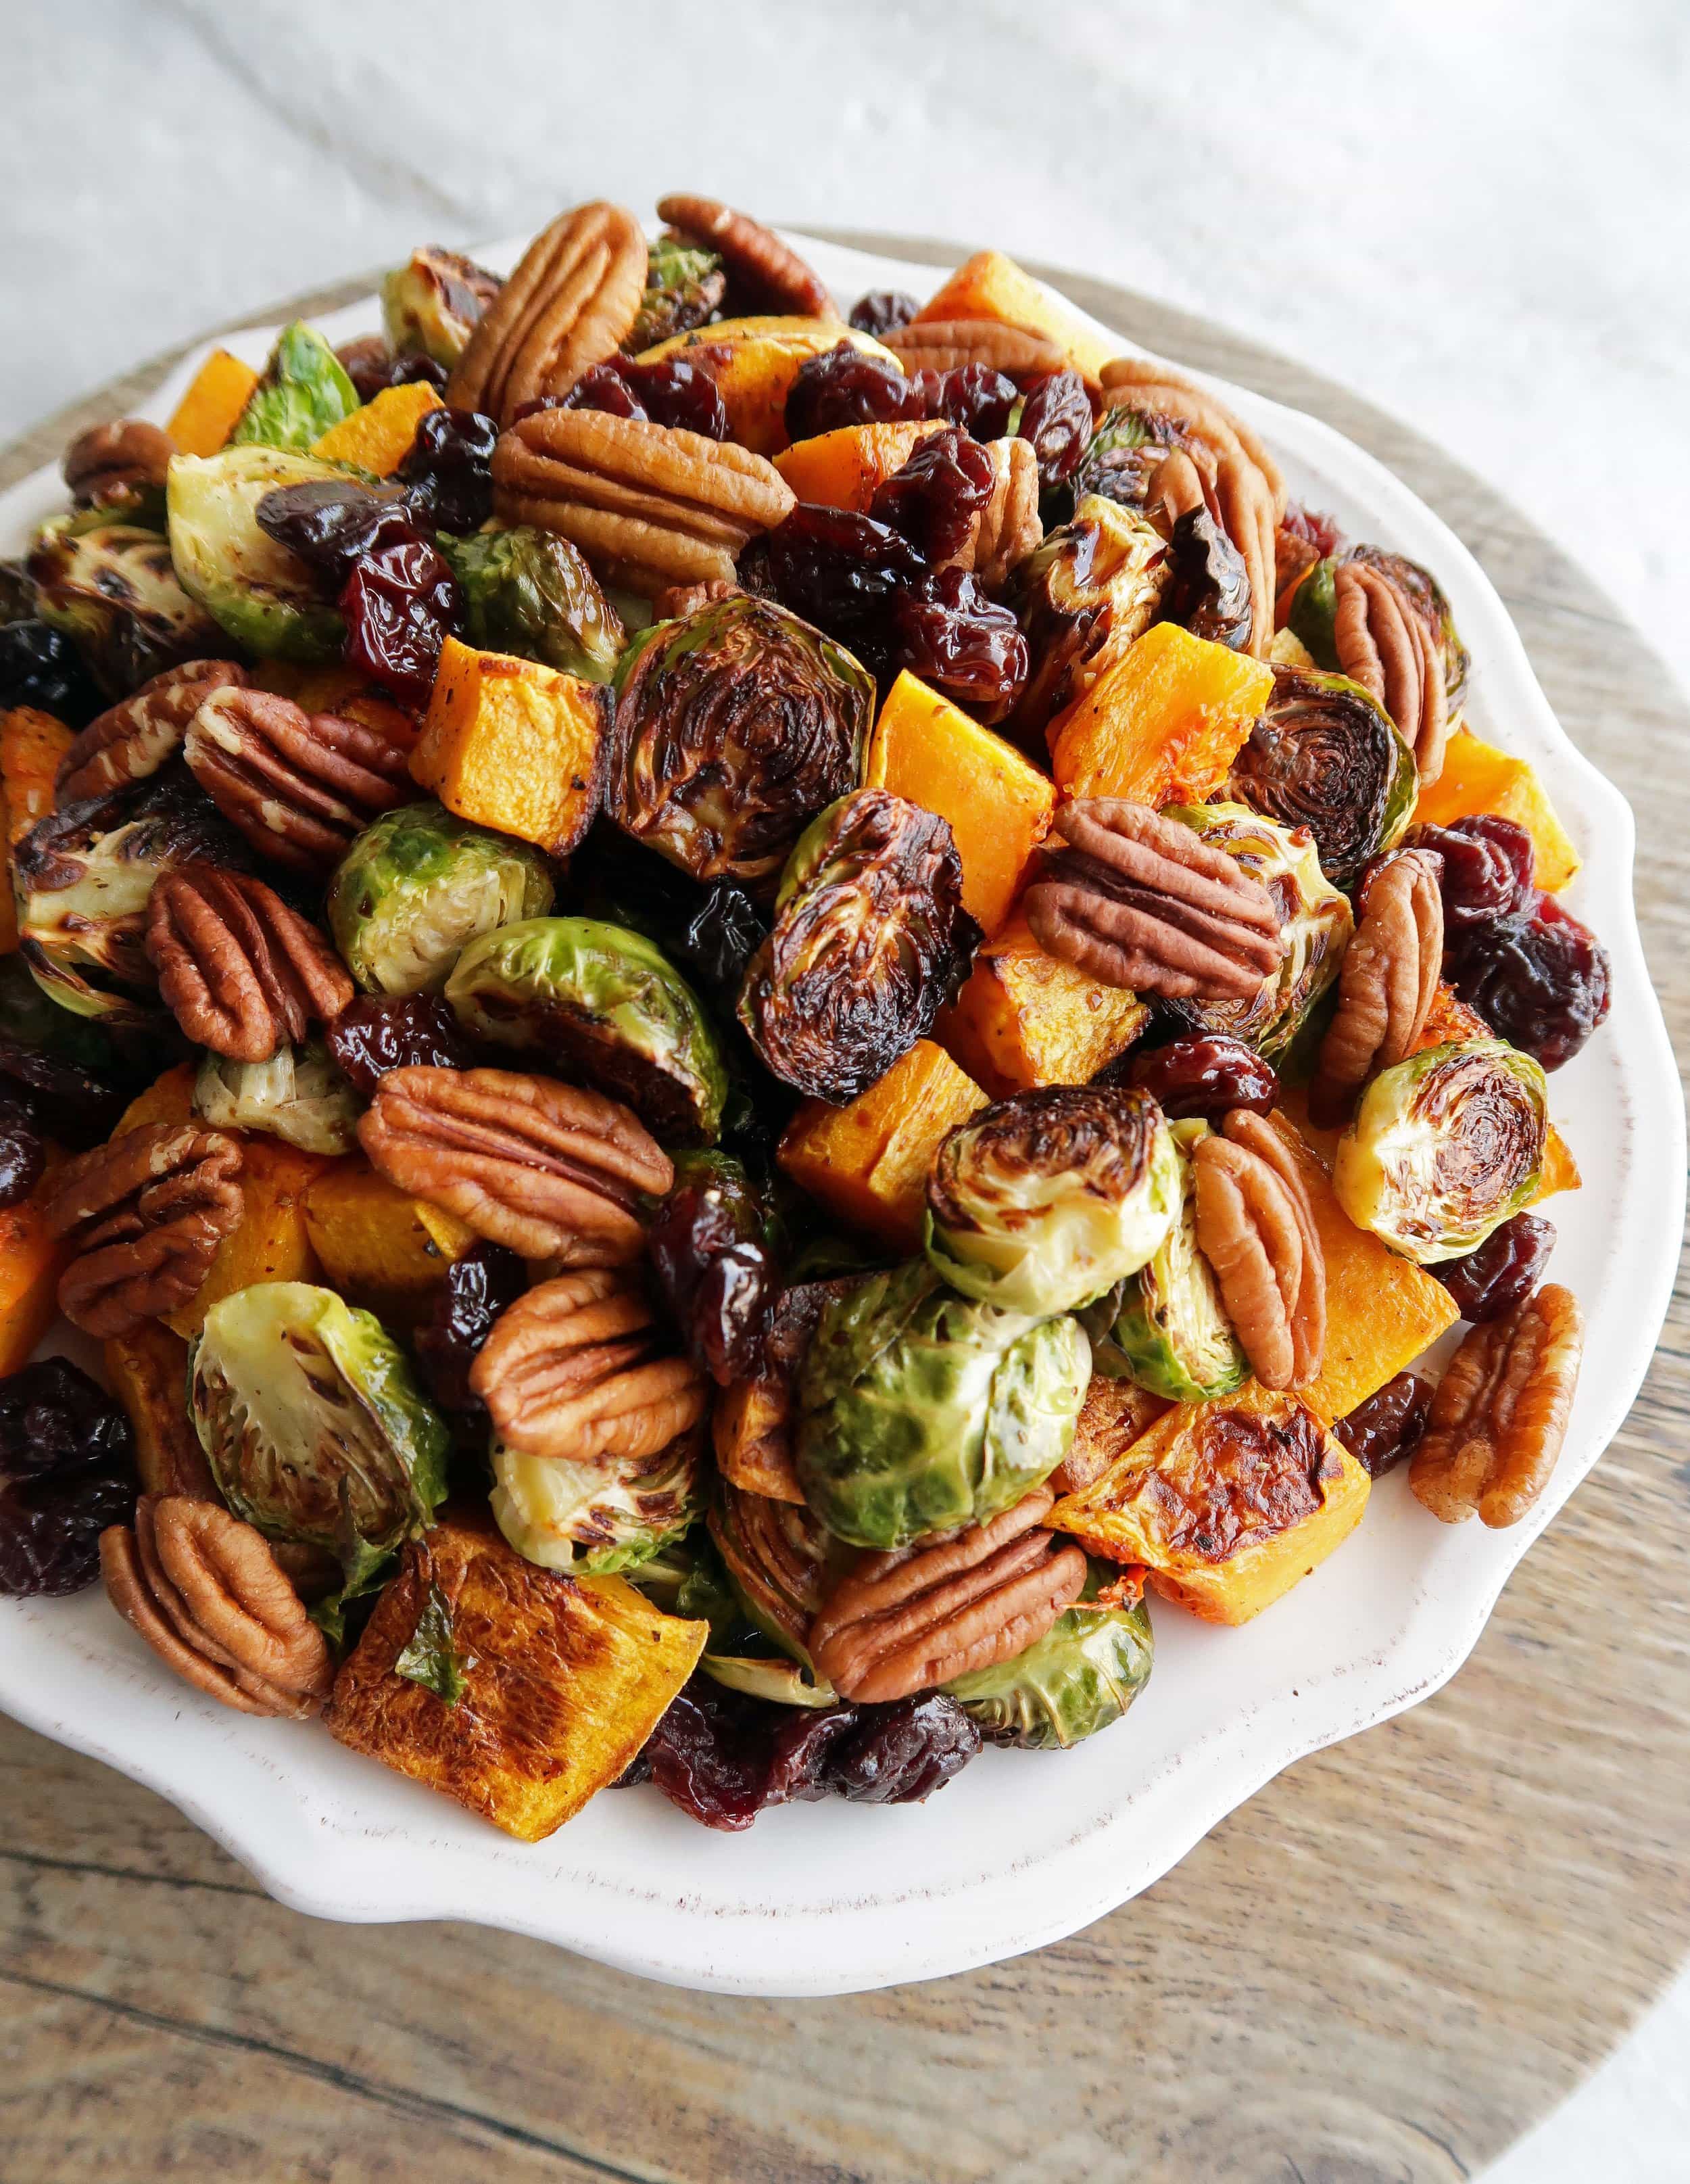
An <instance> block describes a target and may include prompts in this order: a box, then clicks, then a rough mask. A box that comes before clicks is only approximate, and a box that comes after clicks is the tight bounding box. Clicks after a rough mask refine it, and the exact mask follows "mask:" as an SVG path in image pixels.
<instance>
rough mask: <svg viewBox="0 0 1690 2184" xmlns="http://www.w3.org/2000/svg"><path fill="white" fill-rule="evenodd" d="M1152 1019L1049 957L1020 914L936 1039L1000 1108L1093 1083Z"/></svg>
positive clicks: (987, 951)
mask: <svg viewBox="0 0 1690 2184" xmlns="http://www.w3.org/2000/svg"><path fill="white" fill-rule="evenodd" d="M1149 1015H1150V1011H1149V1010H1148V1009H1147V1008H1146V1007H1145V1006H1144V1004H1143V1002H1142V1001H1141V1000H1139V999H1138V997H1137V995H1136V994H1129V993H1126V991H1124V990H1123V989H1121V988H1120V987H1119V986H1102V985H1099V984H1098V982H1097V980H1096V979H1095V978H1087V976H1086V973H1085V972H1083V971H1079V970H1076V968H1075V967H1074V966H1073V965H1072V964H1071V963H1064V962H1061V961H1059V960H1058V959H1057V957H1055V956H1047V955H1046V954H1045V952H1044V950H1043V949H1042V948H1041V947H1040V946H1039V944H1038V943H1037V940H1035V939H1033V936H1032V933H1031V929H1030V928H1029V927H1028V924H1027V921H1026V916H1025V914H1024V913H1023V912H1021V911H1017V912H1016V913H1015V916H1014V917H1012V918H1011V919H1010V920H1009V923H1008V924H1007V925H1006V926H1005V927H1004V928H1003V931H1002V932H1001V933H998V936H997V938H996V939H992V940H989V941H987V944H986V945H985V947H983V948H982V949H981V951H980V953H979V954H978V955H977V956H976V957H975V959H974V968H973V970H972V971H971V972H970V973H969V977H968V981H967V983H966V984H965V986H964V987H963V989H962V991H961V992H960V993H959V995H957V998H956V1000H954V1001H953V1003H952V1005H951V1006H950V1007H949V1008H948V1009H946V1010H944V1011H942V1013H941V1015H940V1017H939V1021H938V1022H937V1024H936V1025H935V1026H934V1030H933V1035H934V1037H935V1038H936V1039H937V1040H938V1041H939V1043H940V1045H942V1046H943V1047H944V1048H945V1049H946V1050H947V1051H948V1053H949V1054H950V1055H951V1056H952V1057H953V1060H955V1061H959V1063H960V1064H961V1065H962V1067H964V1068H965V1070H966V1071H967V1072H968V1073H969V1075H970V1077H972V1078H974V1079H975V1081H976V1083H977V1084H983V1085H984V1086H985V1087H986V1089H987V1091H988V1092H989V1093H990V1094H991V1095H992V1098H993V1099H994V1100H1004V1099H1007V1098H1008V1097H1009V1095H1010V1094H1011V1093H1012V1092H1028V1091H1031V1089H1032V1088H1033V1086H1034V1085H1036V1084H1089V1083H1090V1082H1091V1080H1092V1078H1094V1077H1095V1076H1096V1075H1097V1073H1098V1071H1099V1070H1100V1069H1101V1068H1102V1067H1104V1063H1105V1062H1109V1061H1114V1060H1115V1057H1116V1056H1117V1055H1121V1054H1125V1053H1126V1050H1127V1048H1128V1047H1130V1046H1131V1044H1132V1042H1133V1041H1134V1039H1137V1036H1138V1034H1139V1033H1140V1032H1141V1031H1142V1029H1143V1028H1144V1026H1145V1024H1146V1023H1147V1022H1148V1020H1149Z"/></svg>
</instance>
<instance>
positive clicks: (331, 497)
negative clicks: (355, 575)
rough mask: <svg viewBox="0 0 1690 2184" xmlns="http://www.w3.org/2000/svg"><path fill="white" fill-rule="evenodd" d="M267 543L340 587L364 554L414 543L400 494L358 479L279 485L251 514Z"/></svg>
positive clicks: (395, 490)
mask: <svg viewBox="0 0 1690 2184" xmlns="http://www.w3.org/2000/svg"><path fill="white" fill-rule="evenodd" d="M253 515H254V517H255V519H256V521H257V523H258V526H259V530H260V531H262V532H264V536H265V537H266V538H274V539H275V543H276V544H277V545H278V546H285V547H286V549H287V550H288V552H289V553H290V554H297V555H298V557H299V559H300V560H302V561H303V562H306V563H307V564H308V565H309V566H310V567H312V568H314V569H315V570H316V571H318V572H319V573H320V575H321V576H323V577H325V578H326V579H327V580H328V581H329V582H331V583H332V584H334V585H335V586H336V587H338V586H340V585H342V584H343V583H344V582H346V580H347V577H349V576H350V575H351V573H352V571H353V567H354V566H355V565H356V564H357V561H358V560H359V555H360V554H368V553H370V552H372V551H374V550H375V549H377V548H379V547H381V546H383V545H386V544H387V543H389V542H390V541H392V540H396V539H407V538H415V537H416V536H417V535H418V534H417V531H416V526H415V525H414V523H413V522H412V521H411V519H410V517H409V515H408V514H407V512H406V510H405V506H404V503H403V498H402V494H401V489H400V488H399V487H397V486H394V487H381V488H380V489H379V490H378V489H377V488H376V487H374V486H368V485H361V484H360V483H359V481H358V480H357V479H356V478H313V479H311V480H309V482H307V483H306V484H303V485H282V486H278V487H276V488H275V491H274V492H273V493H266V494H265V495H264V498H263V499H262V500H260V501H259V504H258V506H257V508H256V509H255V510H253Z"/></svg>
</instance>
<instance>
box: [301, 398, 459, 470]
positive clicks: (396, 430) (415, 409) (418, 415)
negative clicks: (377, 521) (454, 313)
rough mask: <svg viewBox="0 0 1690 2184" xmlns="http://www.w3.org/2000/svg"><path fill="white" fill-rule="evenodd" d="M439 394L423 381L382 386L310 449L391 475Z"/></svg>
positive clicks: (325, 457) (331, 459)
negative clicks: (398, 385) (407, 384)
mask: <svg viewBox="0 0 1690 2184" xmlns="http://www.w3.org/2000/svg"><path fill="white" fill-rule="evenodd" d="M440 407H441V400H440V397H439V396H438V395H437V394H436V393H435V391H434V389H433V388H432V387H431V386H429V385H428V384H427V382H425V381H422V380H419V381H415V382H412V383H411V384H410V385H409V386H405V387H383V388H382V389H381V393H379V394H376V395H374V396H372V397H371V398H370V400H369V401H368V402H365V403H364V404H361V405H360V406H359V408H358V409H354V410H353V413H352V415H350V416H349V417H342V419H341V421H340V422H339V424H338V425H331V426H330V427H329V429H328V431H327V432H325V433H324V435H323V437H321V439H320V440H319V441H318V442H317V443H316V444H315V446H314V447H313V448H312V450H311V452H312V454H314V455H320V456H321V457H322V458H323V460H325V462H331V463H350V464H352V465H353V467H354V469H357V470H361V471H369V472H370V476H372V477H392V475H393V473H394V471H396V470H397V469H398V467H399V465H400V464H401V463H402V462H403V460H405V458H406V456H407V455H408V454H409V453H410V452H411V443H412V441H413V440H414V439H415V437H417V426H419V425H420V424H421V422H422V421H423V419H424V418H425V416H426V415H428V413H429V411H430V410H431V409H439V408H440Z"/></svg>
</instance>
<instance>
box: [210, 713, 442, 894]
mask: <svg viewBox="0 0 1690 2184" xmlns="http://www.w3.org/2000/svg"><path fill="white" fill-rule="evenodd" d="M182 755H183V757H184V758H185V759H186V760H187V762H188V766H189V768H190V770H191V771H192V774H193V776H194V778H195V779H196V780H197V782H198V783H199V784H200V786H201V788H203V789H204V791H205V792H206V794H207V795H208V796H209V797H210V799H211V800H212V802H213V803H214V805H216V806H217V808H218V810H219V811H220V812H221V813H222V814H223V816H224V817H225V819H227V820H228V821H229V822H230V824H231V826H233V827H237V828H238V829H239V830H240V832H241V833H242V834H244V835H245V836H246V838H247V840H248V841H249V842H250V843H251V844H253V847H254V848H255V849H257V850H262V851H263V852H264V855H266V856H268V857H273V858H274V859H275V861H276V862H277V863H278V864H281V865H289V866H292V868H293V869H294V870H295V871H296V872H311V873H314V874H315V875H317V876H319V877H325V876H326V875H327V874H328V873H329V872H332V871H333V869H334V867H335V866H336V865H337V864H338V863H339V862H340V861H341V859H342V856H344V855H345V854H346V851H347V846H348V844H350V843H351V841H352V838H353V836H354V835H355V834H360V833H363V831H364V828H365V827H367V826H368V825H369V824H370V821H371V820H372V819H374V818H375V817H377V816H379V815H380V814H381V812H383V811H392V810H393V808H394V807H395V805H400V804H407V803H410V802H412V801H413V800H414V799H415V796H416V793H417V788H416V783H415V782H414V781H413V780H412V778H411V775H410V768H409V753H408V752H407V750H406V749H405V747H404V745H403V744H402V743H399V742H397V741H396V740H394V738H392V737H389V736H385V735H382V734H381V733H379V732H378V731H377V730H376V729H375V728H370V727H364V726H363V725H362V724H361V723H360V722H359V721H349V720H344V719H342V717H341V716H340V715H339V714H337V713H308V712H307V711H306V710H305V709H304V707H303V705H295V704H294V702H293V700H292V699H291V698H281V697H278V696H277V695H276V694H275V692H274V691H272V690H241V689H233V688H231V689H222V690H214V691H213V692H212V694H211V695H210V696H209V697H208V698H206V699H204V700H203V702H202V703H201V705H199V706H198V707H197V709H196V710H195V713H194V716H193V718H192V720H191V721H189V722H188V726H187V734H186V738H185V739H184V742H183V744H182Z"/></svg>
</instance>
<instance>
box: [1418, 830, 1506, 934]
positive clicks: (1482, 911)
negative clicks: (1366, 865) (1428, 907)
mask: <svg viewBox="0 0 1690 2184" xmlns="http://www.w3.org/2000/svg"><path fill="white" fill-rule="evenodd" d="M1409 843H1410V844H1412V845H1413V847H1414V848H1415V849H1417V850H1432V851H1433V852H1434V853H1435V854H1436V855H1438V856H1439V857H1441V858H1442V859H1443V872H1442V873H1441V875H1440V877H1439V879H1438V893H1439V894H1441V895H1442V896H1443V944H1444V949H1445V951H1446V953H1449V954H1454V953H1457V952H1459V949H1460V947H1461V945H1462V944H1463V943H1464V942H1465V939H1466V938H1467V936H1468V935H1469V934H1470V933H1476V931H1477V930H1478V929H1479V928H1481V927H1482V926H1486V925H1491V924H1493V923H1494V922H1496V920H1497V919H1498V918H1504V917H1526V916H1527V915H1529V913H1530V912H1531V911H1532V906H1533V905H1534V904H1535V903H1536V901H1537V889H1536V888H1535V886H1534V885H1533V884H1532V872H1533V868H1534V866H1535V864H1536V861H1537V852H1536V851H1535V850H1534V849H1533V848H1532V837H1531V836H1530V835H1529V834H1528V833H1526V829H1525V828H1524V827H1516V826H1515V823H1514V822H1513V820H1512V819H1502V818H1498V816H1496V814H1495V813H1493V812H1489V811H1482V812H1480V813H1478V814H1476V816H1474V817H1473V818H1470V819H1457V820H1454V822H1452V823H1451V824H1450V825H1449V826H1448V827H1415V829H1414V831H1413V832H1412V833H1410V834H1409Z"/></svg>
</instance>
